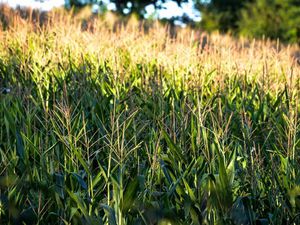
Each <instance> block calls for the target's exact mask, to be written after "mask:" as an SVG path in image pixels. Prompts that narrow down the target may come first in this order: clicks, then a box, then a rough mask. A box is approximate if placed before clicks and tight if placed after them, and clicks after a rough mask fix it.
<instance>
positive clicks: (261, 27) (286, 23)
mask: <svg viewBox="0 0 300 225" xmlns="http://www.w3.org/2000/svg"><path fill="white" fill-rule="evenodd" d="M238 26H239V32H240V33H241V34H242V35H246V36H249V37H262V36H266V37H270V38H273V39H275V38H280V39H281V40H283V41H289V42H298V43H300V0H256V1H254V2H253V3H248V4H247V5H246V6H245V8H244V9H242V11H241V19H240V21H239V23H238Z"/></svg>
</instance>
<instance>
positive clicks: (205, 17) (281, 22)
mask: <svg viewBox="0 0 300 225" xmlns="http://www.w3.org/2000/svg"><path fill="white" fill-rule="evenodd" d="M166 1H167V0H110V2H112V3H115V5H116V11H117V12H118V13H120V14H125V12H126V15H128V14H132V13H135V14H136V15H138V16H139V17H140V18H143V17H144V16H145V13H146V10H145V7H146V6H148V5H150V4H152V5H153V6H154V7H155V8H156V9H160V8H161V7H162V3H165V2H166ZM187 1H188V0H176V2H177V4H178V5H179V6H181V4H182V3H184V2H187ZM193 1H194V7H195V9H196V10H199V11H200V13H201V21H200V22H198V23H196V22H194V21H193V20H192V19H191V18H188V15H183V17H182V18H178V17H177V18H176V19H180V20H182V21H184V22H185V23H190V24H193V25H194V26H197V27H200V28H202V29H204V30H207V31H209V32H212V31H216V30H219V31H221V32H224V33H227V32H230V33H231V34H236V35H244V36H248V37H254V38H261V37H263V36H265V37H269V38H272V39H277V38H279V39H280V40H282V41H286V42H294V43H300V0H193ZM86 4H100V5H101V4H102V1H101V0H100V1H99V0H88V1H83V0H69V5H70V6H75V7H82V6H84V5H86ZM172 19H175V18H171V20H172Z"/></svg>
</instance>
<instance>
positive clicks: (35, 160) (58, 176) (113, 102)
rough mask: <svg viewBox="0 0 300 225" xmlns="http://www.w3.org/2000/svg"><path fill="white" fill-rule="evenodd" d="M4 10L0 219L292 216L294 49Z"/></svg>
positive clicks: (290, 219) (194, 220)
mask: <svg viewBox="0 0 300 225" xmlns="http://www.w3.org/2000/svg"><path fill="white" fill-rule="evenodd" d="M88 16H89V15H88ZM0 17H1V18H0V19H1V26H2V27H1V29H0V91H1V92H0V128H1V129H0V196H1V197H0V223H1V224H53V225H54V224H111V225H115V224H117V225H124V224H149V225H150V224H207V225H209V224H211V225H212V224H236V225H240V224H244V225H248V224H249V225H250V224H274V225H275V224H276V225H282V224H300V214H299V212H300V211H299V210H300V171H299V168H300V166H299V163H300V152H299V151H300V143H299V140H300V133H299V125H300V123H299V112H300V106H299V104H298V101H299V94H300V92H299V91H300V89H299V88H300V87H299V78H300V77H299V75H300V73H299V72H300V65H299V61H297V54H298V53H297V51H298V52H299V47H298V46H296V45H283V44H281V43H280V42H272V41H269V40H248V39H243V38H240V39H236V38H233V37H230V36H226V35H219V34H211V35H207V34H206V33H203V32H200V31H198V30H192V29H188V28H186V29H179V28H177V29H175V28H172V27H169V26H163V25H161V24H159V23H158V22H153V23H149V22H144V23H143V22H140V21H138V20H136V19H135V18H134V17H131V18H130V19H127V20H126V21H125V20H120V19H118V18H116V17H115V16H114V15H113V14H111V13H107V14H106V15H104V16H101V17H99V18H98V17H97V18H96V17H93V18H89V19H88V17H87V15H85V14H84V12H83V11H82V13H77V14H73V13H72V12H65V11H61V10H56V11H53V12H50V13H49V14H48V15H44V16H43V17H41V16H39V14H37V13H34V12H30V11H29V12H28V14H27V16H26V17H24V16H23V15H22V14H21V13H18V12H14V11H11V10H10V9H8V8H7V7H4V6H2V7H1V11H0ZM298 60H299V59H298Z"/></svg>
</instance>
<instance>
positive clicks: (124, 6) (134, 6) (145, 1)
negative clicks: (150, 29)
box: [69, 0, 188, 18]
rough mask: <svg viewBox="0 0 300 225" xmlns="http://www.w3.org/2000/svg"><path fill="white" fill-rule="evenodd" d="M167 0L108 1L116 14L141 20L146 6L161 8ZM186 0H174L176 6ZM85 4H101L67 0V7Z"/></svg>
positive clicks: (96, 1) (91, 0)
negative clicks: (134, 16)
mask: <svg viewBox="0 0 300 225" xmlns="http://www.w3.org/2000/svg"><path fill="white" fill-rule="evenodd" d="M166 1H167V0H110V2H111V3H115V5H116V10H117V12H118V13H120V14H123V15H125V14H126V15H128V14H132V13H135V14H136V15H138V16H140V17H141V18H143V17H144V15H145V13H146V10H145V8H146V6H148V5H154V7H155V8H156V9H159V8H161V7H162V4H163V3H165V2H166ZM187 1H188V0H176V2H177V3H178V5H179V6H180V5H181V3H183V2H187ZM87 4H102V1H101V0H69V5H70V6H71V7H72V6H75V7H82V6H84V5H87Z"/></svg>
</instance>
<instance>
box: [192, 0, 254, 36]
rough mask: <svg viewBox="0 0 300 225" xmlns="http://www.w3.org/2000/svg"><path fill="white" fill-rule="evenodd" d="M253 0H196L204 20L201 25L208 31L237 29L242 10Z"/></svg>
mask: <svg viewBox="0 0 300 225" xmlns="http://www.w3.org/2000/svg"><path fill="white" fill-rule="evenodd" d="M252 1H253V0H195V6H196V8H197V9H199V10H200V12H201V16H202V20H201V22H200V25H201V27H202V28H204V29H205V30H208V31H213V30H220V31H222V32H228V31H236V30H237V29H238V20H239V17H240V12H241V10H242V9H243V8H244V7H245V4H246V3H249V2H252Z"/></svg>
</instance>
